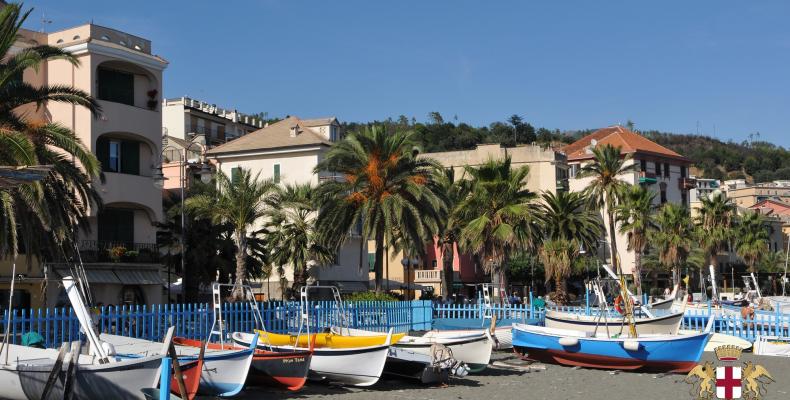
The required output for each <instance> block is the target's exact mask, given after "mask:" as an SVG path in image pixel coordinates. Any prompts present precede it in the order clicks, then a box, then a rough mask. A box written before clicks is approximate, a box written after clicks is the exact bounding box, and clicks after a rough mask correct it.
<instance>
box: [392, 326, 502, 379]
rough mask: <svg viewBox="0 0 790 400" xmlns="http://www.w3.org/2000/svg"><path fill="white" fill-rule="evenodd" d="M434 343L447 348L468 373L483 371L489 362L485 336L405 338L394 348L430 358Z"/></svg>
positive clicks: (488, 349)
mask: <svg viewBox="0 0 790 400" xmlns="http://www.w3.org/2000/svg"><path fill="white" fill-rule="evenodd" d="M435 343H438V344H442V345H444V346H446V347H448V348H449V349H450V350H451V351H452V352H453V358H454V359H456V360H457V361H462V362H464V363H466V365H468V366H469V371H470V372H480V371H483V370H484V369H486V368H487V367H488V363H489V362H490V361H491V350H492V345H491V340H490V339H489V338H488V337H487V336H485V335H473V336H468V337H462V338H457V337H455V338H450V337H435V338H431V337H414V336H407V337H405V338H404V339H401V341H400V342H398V343H396V344H395V347H397V348H401V349H406V350H411V351H414V352H418V353H422V354H425V355H428V356H430V355H431V346H433V345H434V344H435Z"/></svg>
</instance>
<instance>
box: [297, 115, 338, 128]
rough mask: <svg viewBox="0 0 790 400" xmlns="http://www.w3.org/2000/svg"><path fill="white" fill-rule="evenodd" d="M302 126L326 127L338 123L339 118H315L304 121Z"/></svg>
mask: <svg viewBox="0 0 790 400" xmlns="http://www.w3.org/2000/svg"><path fill="white" fill-rule="evenodd" d="M301 121H302V122H301V123H300V125H302V126H324V125H332V124H333V123H335V122H337V118H335V117H328V118H313V119H303V120H301Z"/></svg>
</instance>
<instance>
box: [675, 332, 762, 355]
mask: <svg viewBox="0 0 790 400" xmlns="http://www.w3.org/2000/svg"><path fill="white" fill-rule="evenodd" d="M678 333H679V334H681V335H692V334H694V333H697V331H693V330H689V329H681V330H680V331H678ZM719 346H735V347H738V348H740V349H741V350H748V349H750V348H752V342H750V341H748V340H746V339H741V338H739V337H737V336H733V335H726V334H724V333H711V334H710V340H708V344H706V345H705V351H707V352H712V351H714V350H715V349H716V348H717V347H719Z"/></svg>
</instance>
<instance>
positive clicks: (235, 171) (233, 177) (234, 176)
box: [230, 167, 241, 185]
mask: <svg viewBox="0 0 790 400" xmlns="http://www.w3.org/2000/svg"><path fill="white" fill-rule="evenodd" d="M239 179H241V168H240V167H233V168H231V169H230V183H231V184H233V185H235V184H236V183H237V182H238V181H239Z"/></svg>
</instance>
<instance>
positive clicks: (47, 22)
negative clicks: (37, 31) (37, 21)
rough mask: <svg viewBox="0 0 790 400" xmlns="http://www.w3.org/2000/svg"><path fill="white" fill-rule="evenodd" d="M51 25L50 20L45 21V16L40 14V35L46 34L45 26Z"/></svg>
mask: <svg viewBox="0 0 790 400" xmlns="http://www.w3.org/2000/svg"><path fill="white" fill-rule="evenodd" d="M51 23H52V20H51V19H47V18H46V16H45V15H44V13H43V12H42V13H41V33H46V32H47V25H49V24H51Z"/></svg>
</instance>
